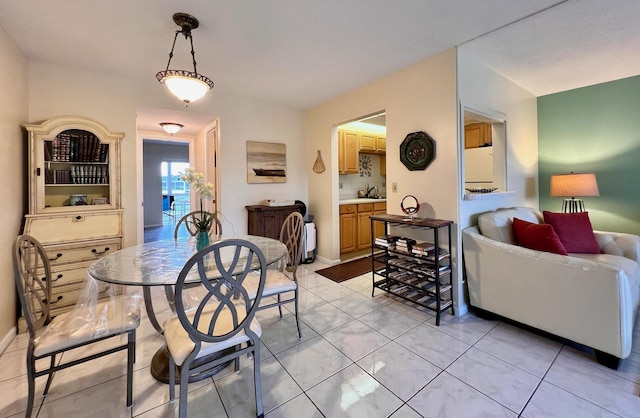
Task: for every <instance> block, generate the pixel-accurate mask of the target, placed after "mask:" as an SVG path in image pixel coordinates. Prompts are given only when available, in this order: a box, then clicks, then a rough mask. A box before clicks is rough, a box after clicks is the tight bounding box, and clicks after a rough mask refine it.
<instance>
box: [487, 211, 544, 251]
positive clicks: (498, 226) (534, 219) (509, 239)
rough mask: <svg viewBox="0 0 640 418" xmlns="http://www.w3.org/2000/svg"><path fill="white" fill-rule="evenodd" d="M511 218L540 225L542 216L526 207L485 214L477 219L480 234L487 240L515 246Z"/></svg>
mask: <svg viewBox="0 0 640 418" xmlns="http://www.w3.org/2000/svg"><path fill="white" fill-rule="evenodd" d="M513 218H518V219H522V220H524V221H527V222H531V223H542V214H541V213H540V212H538V211H536V210H534V209H531V208H527V207H513V208H509V209H498V210H495V211H491V212H485V213H483V214H481V215H480V216H479V217H478V228H479V229H480V233H481V234H482V235H484V236H485V237H487V238H491V239H493V240H495V241H500V242H504V243H507V244H513V245H516V244H517V241H516V237H515V235H514V234H513V222H512V220H513Z"/></svg>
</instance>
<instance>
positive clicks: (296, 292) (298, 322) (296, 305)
mask: <svg viewBox="0 0 640 418" xmlns="http://www.w3.org/2000/svg"><path fill="white" fill-rule="evenodd" d="M295 299H296V300H295V302H294V304H295V307H296V325H297V326H298V336H299V337H300V339H302V330H301V329H300V313H299V312H298V288H297V287H296V290H295Z"/></svg>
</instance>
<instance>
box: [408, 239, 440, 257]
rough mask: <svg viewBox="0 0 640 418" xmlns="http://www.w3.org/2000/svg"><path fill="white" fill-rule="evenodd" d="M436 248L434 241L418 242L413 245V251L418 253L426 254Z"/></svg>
mask: <svg viewBox="0 0 640 418" xmlns="http://www.w3.org/2000/svg"><path fill="white" fill-rule="evenodd" d="M435 248H436V246H435V244H434V243H433V242H429V241H425V242H418V243H416V244H413V245H412V246H411V252H412V253H414V254H418V255H424V254H428V253H429V251H433V250H434V249H435Z"/></svg>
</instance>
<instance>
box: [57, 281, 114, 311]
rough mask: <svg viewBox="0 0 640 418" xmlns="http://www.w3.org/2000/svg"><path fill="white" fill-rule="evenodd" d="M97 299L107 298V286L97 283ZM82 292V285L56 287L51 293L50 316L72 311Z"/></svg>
mask: <svg viewBox="0 0 640 418" xmlns="http://www.w3.org/2000/svg"><path fill="white" fill-rule="evenodd" d="M98 286H99V287H98V299H101V298H104V297H106V296H107V293H108V290H109V286H108V285H107V284H106V283H100V282H98ZM83 291H84V283H76V284H70V285H63V286H56V287H54V288H53V289H52V292H51V316H56V315H59V314H60V313H62V312H68V311H70V310H73V308H74V307H75V305H76V302H78V299H79V298H80V296H81V295H82V292H83Z"/></svg>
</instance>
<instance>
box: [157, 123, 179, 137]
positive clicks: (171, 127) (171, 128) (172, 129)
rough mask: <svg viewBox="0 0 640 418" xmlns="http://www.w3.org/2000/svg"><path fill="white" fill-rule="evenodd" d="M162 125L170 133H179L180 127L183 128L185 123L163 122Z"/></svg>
mask: <svg viewBox="0 0 640 418" xmlns="http://www.w3.org/2000/svg"><path fill="white" fill-rule="evenodd" d="M160 126H161V127H162V129H164V131H165V132H166V133H168V134H171V135H173V134H177V133H178V132H179V131H180V129H182V128H183V127H184V125H182V124H181V123H175V122H161V123H160Z"/></svg>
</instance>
